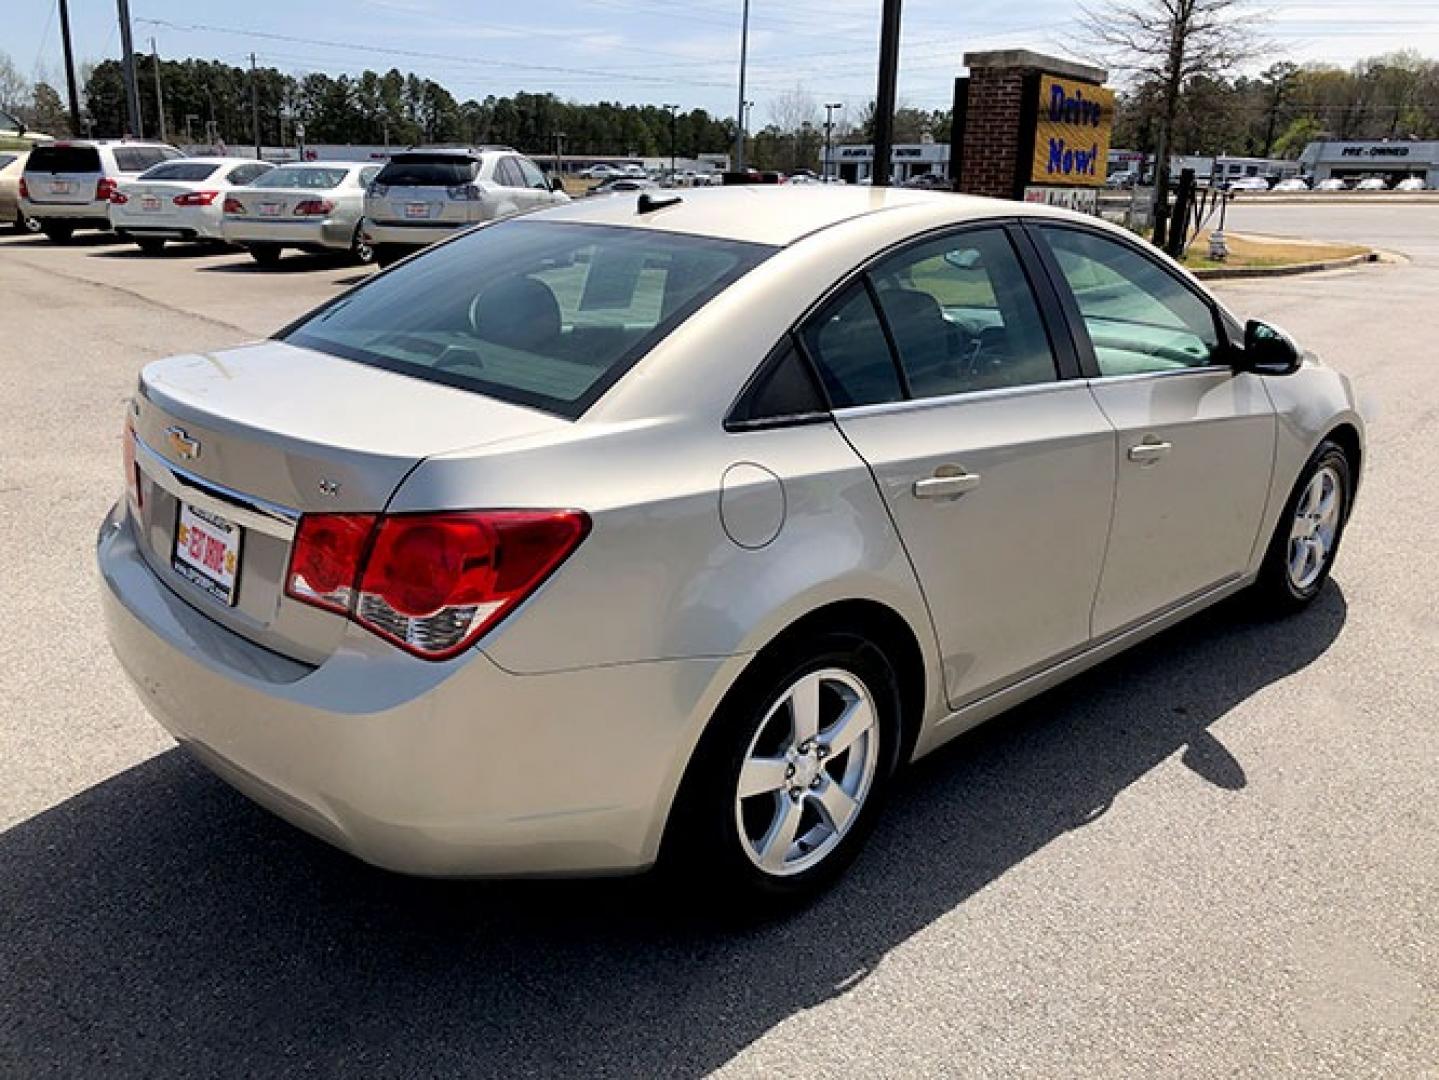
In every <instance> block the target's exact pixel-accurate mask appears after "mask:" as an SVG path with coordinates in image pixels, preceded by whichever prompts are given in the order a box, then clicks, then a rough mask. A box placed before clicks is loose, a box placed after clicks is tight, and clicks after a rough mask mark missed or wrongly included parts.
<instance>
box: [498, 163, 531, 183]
mask: <svg viewBox="0 0 1439 1080" xmlns="http://www.w3.org/2000/svg"><path fill="white" fill-rule="evenodd" d="M495 183H497V184H499V185H500V187H524V186H525V177H524V174H523V173H521V172H520V167H519V165H518V164H517V163H516V161H515V159H514V158H501V159H500V160H499V161H498V162H496V163H495Z"/></svg>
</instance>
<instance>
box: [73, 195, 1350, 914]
mask: <svg viewBox="0 0 1439 1080" xmlns="http://www.w3.org/2000/svg"><path fill="white" fill-rule="evenodd" d="M124 445H125V449H126V464H125V481H126V484H125V494H124V497H123V498H122V499H121V500H120V502H119V504H118V505H117V506H116V507H115V508H114V510H113V511H112V513H111V514H110V516H109V517H108V518H107V519H106V521H105V523H104V525H103V527H102V528H101V530H100V535H99V552H98V554H99V565H100V570H101V574H102V576H103V579H104V587H103V590H102V592H103V596H104V606H105V611H106V616H107V621H108V628H109V634H110V638H111V641H112V642H113V644H114V647H115V650H116V652H117V654H118V655H119V657H120V660H121V662H122V663H123V665H124V667H125V669H126V671H127V672H128V673H129V675H130V678H131V679H132V680H133V682H134V685H135V687H136V688H137V690H138V692H139V694H140V696H141V697H142V699H143V700H144V702H145V704H146V706H147V707H148V708H149V709H150V711H151V712H153V713H154V715H155V716H156V717H157V718H158V719H159V720H160V721H161V722H162V723H163V724H164V725H165V726H166V727H167V728H168V729H169V730H170V731H171V732H172V733H173V734H174V735H175V737H176V738H177V739H178V740H179V741H180V742H181V743H182V744H183V745H184V746H185V747H186V748H187V749H188V750H190V751H191V752H192V753H193V754H194V755H195V756H196V757H198V758H199V759H200V760H201V761H203V762H204V763H206V764H207V765H208V766H210V767H211V768H212V769H213V770H214V771H215V772H216V773H218V774H219V775H220V776H222V777H223V778H225V779H226V780H228V781H229V782H230V783H232V784H233V785H234V786H236V787H237V788H239V789H240V790H241V791H243V792H245V793H247V794H248V795H250V796H251V797H253V798H254V799H256V800H257V801H259V802H260V803H262V804H264V805H265V806H267V807H269V808H270V809H272V810H273V811H275V812H276V813H278V814H280V815H282V816H283V817H285V818H287V819H289V820H290V821H292V822H294V823H295V824H297V825H299V826H301V827H302V828H304V829H307V830H309V831H311V832H312V833H315V834H317V835H319V836H321V837H323V838H325V839H327V840H329V841H332V842H333V843H335V844H337V845H339V846H341V847H343V848H345V849H347V850H349V851H351V852H353V853H355V854H356V855H358V856H360V857H361V858H363V859H366V860H368V861H370V862H373V863H376V864H379V865H381V866H386V867H391V868H394V869H398V870H403V871H408V872H413V873H420V874H432V875H491V874H495V875H520V874H601V873H618V872H627V871H636V870H640V869H643V868H646V867H648V866H650V865H651V864H654V863H656V862H657V861H661V862H665V863H670V864H674V865H677V866H681V867H684V868H685V869H686V871H687V872H688V873H690V874H692V875H695V878H694V880H700V881H705V882H708V883H712V884H717V885H722V886H726V887H730V888H736V889H739V890H740V891H741V892H744V893H746V894H748V895H750V896H752V897H762V896H787V895H794V894H803V893H807V892H811V891H813V890H814V889H816V888H818V887H819V886H821V885H823V884H824V883H825V882H827V881H828V880H830V879H832V878H833V877H834V875H835V874H836V873H838V872H839V871H840V870H841V869H842V868H843V867H844V866H845V865H846V864H847V863H848V862H849V861H850V859H852V858H853V856H854V855H855V853H856V851H857V850H858V848H859V847H860V845H861V843H862V841H863V839H864V837H865V835H866V833H867V832H869V830H870V827H871V826H872V825H873V823H874V819H875V816H876V813H877V812H878V810H879V807H880V803H881V799H882V797H883V795H884V793H885V788H886V787H887V786H888V784H889V782H890V781H891V778H892V777H893V776H894V774H895V773H896V770H897V769H898V768H899V767H900V766H901V765H902V764H904V763H906V762H909V761H911V760H913V759H914V758H916V757H918V756H920V755H922V754H925V753H927V752H928V751H930V750H933V749H934V748H935V747H937V746H939V745H940V744H941V743H943V742H945V741H946V740H948V739H950V738H953V737H954V736H955V735H957V734H959V733H960V732H963V731H965V730H967V729H969V728H971V727H973V726H974V725H975V724H977V723H979V722H980V721H982V720H985V719H986V718H988V717H991V716H993V715H995V714H996V713H999V712H1001V711H1002V710H1004V709H1006V708H1008V707H1009V706H1011V705H1013V704H1015V703H1016V702H1018V701H1021V700H1022V699H1024V698H1027V697H1030V696H1032V695H1034V694H1036V693H1038V692H1039V691H1041V690H1044V689H1045V688H1047V687H1051V686H1053V685H1055V684H1056V683H1058V682H1059V681H1061V680H1063V679H1065V678H1067V677H1068V676H1070V675H1073V674H1075V673H1076V672H1078V671H1080V670H1082V669H1084V668H1086V667H1089V666H1090V665H1092V664H1094V663H1096V662H1097V661H1100V660H1102V659H1104V658H1106V657H1108V656H1112V655H1113V654H1115V653H1116V652H1118V651H1120V650H1121V649H1124V648H1125V647H1127V646H1129V645H1132V644H1134V643H1135V642H1137V641H1139V640H1141V639H1143V638H1145V637H1147V636H1149V635H1151V634H1153V633H1155V632H1156V631H1158V630H1160V629H1162V628H1164V627H1166V626H1169V625H1171V624H1173V623H1175V622H1177V621H1178V620H1180V619H1183V618H1185V617H1186V616H1188V615H1190V614H1192V613H1194V612H1196V611H1198V610H1199V609H1201V608H1203V607H1205V606H1206V605H1209V604H1212V603H1214V602H1215V601H1217V600H1219V599H1220V598H1222V597H1225V596H1229V595H1231V594H1233V593H1237V592H1240V591H1241V590H1247V591H1248V592H1249V593H1250V594H1251V595H1252V596H1253V598H1254V600H1255V601H1256V602H1257V603H1259V604H1260V605H1262V606H1264V607H1267V608H1269V609H1271V610H1274V611H1291V610H1297V609H1300V608H1302V607H1303V606H1304V605H1305V604H1306V603H1308V602H1309V601H1310V600H1311V599H1312V598H1313V597H1314V596H1315V594H1316V593H1317V591H1318V590H1319V589H1320V588H1321V586H1322V585H1323V584H1324V582H1325V579H1326V577H1327V575H1328V573H1329V570H1330V567H1331V565H1332V563H1333V560H1334V556H1335V553H1336V551H1337V549H1338V546H1339V541H1340V538H1341V536H1342V534H1343V530H1344V526H1345V521H1346V519H1347V517H1348V514H1349V511H1350V507H1351V505H1352V502H1353V499H1354V495H1355V491H1356V488H1357V486H1358V482H1359V475H1360V464H1361V458H1362V455H1363V425H1362V422H1361V420H1360V418H1359V415H1358V413H1357V410H1356V408H1355V403H1354V395H1353V393H1352V391H1351V388H1350V385H1349V383H1348V381H1347V380H1346V379H1345V377H1344V376H1342V375H1340V374H1338V373H1337V372H1335V371H1333V370H1331V369H1329V368H1326V367H1324V366H1322V365H1321V364H1320V363H1319V362H1318V361H1316V360H1315V359H1314V358H1312V357H1309V356H1302V355H1301V354H1300V353H1299V352H1298V351H1297V349H1296V347H1295V346H1294V345H1293V343H1292V342H1291V341H1290V340H1289V339H1288V338H1287V337H1286V336H1285V335H1284V334H1283V333H1281V332H1280V331H1278V330H1276V329H1274V328H1272V327H1269V326H1266V325H1264V324H1262V323H1258V322H1250V323H1249V324H1248V325H1247V326H1246V325H1245V324H1243V323H1241V322H1239V321H1237V320H1236V319H1235V318H1234V317H1233V316H1232V315H1231V314H1230V313H1229V312H1227V311H1226V310H1225V309H1224V308H1222V307H1221V306H1220V305H1219V304H1218V303H1216V302H1215V300H1214V299H1213V298H1212V297H1210V296H1209V295H1208V294H1207V293H1206V292H1205V291H1204V290H1203V289H1202V288H1201V287H1200V286H1199V285H1198V284H1197V283H1196V282H1195V281H1194V280H1193V279H1192V278H1191V277H1190V276H1189V275H1187V274H1186V273H1185V272H1184V271H1183V270H1182V269H1180V268H1179V267H1177V266H1176V265H1175V264H1173V263H1171V262H1170V261H1168V260H1167V259H1165V258H1164V257H1163V256H1161V255H1159V254H1157V253H1156V252H1155V251H1154V250H1153V249H1152V248H1150V247H1148V246H1146V245H1145V244H1143V243H1141V242H1139V241H1137V240H1135V239H1134V238H1132V237H1130V236H1128V235H1127V234H1125V233H1123V232H1121V231H1119V230H1117V229H1114V228H1111V227H1109V226H1107V225H1105V224H1103V223H1102V222H1099V221H1096V220H1094V219H1091V218H1086V217H1080V216H1077V215H1074V214H1070V213H1066V212H1062V211H1058V210H1051V209H1047V208H1044V207H1035V206H1024V205H1019V204H1015V203H1008V202H993V201H987V200H982V199H974V198H967V197H961V196H955V195H948V194H937V193H925V192H915V191H897V190H882V189H864V188H836V187H828V188H813V187H811V188H796V189H792V190H791V189H787V188H784V187H779V188H774V187H733V188H725V189H718V190H712V191H689V192H685V193H683V194H679V193H660V194H656V193H644V194H642V195H640V196H639V197H638V198H619V197H615V198H611V199H596V200H589V201H586V202H583V203H575V204H571V205H569V206H564V207H559V208H555V209H552V210H548V211H543V212H540V213H536V214H533V215H529V216H525V217H520V218H515V219H511V220H508V221H502V222H498V223H495V224H491V225H487V226H482V227H480V228H477V229H475V230H472V231H470V232H468V233H465V234H463V235H461V236H458V237H456V238H454V239H452V240H450V241H447V242H445V243H443V244H440V245H438V246H436V247H435V248H433V249H431V250H429V251H427V252H425V253H423V254H421V255H419V256H416V257H415V258H413V259H410V260H408V261H406V262H405V263H403V264H400V265H399V266H397V267H395V268H394V269H392V270H390V271H389V272H387V273H384V274H381V275H379V276H377V277H375V278H373V279H371V280H369V281H367V282H366V283H364V284H363V285H361V286H359V287H358V288H356V289H354V290H352V291H350V292H349V293H347V294H345V295H343V296H341V297H340V298H339V299H337V300H335V301H334V302H332V303H329V304H327V305H326V306H324V307H322V308H320V309H319V310H317V311H315V312H313V313H312V314H310V315H308V316H306V317H305V318H303V319H301V320H300V321H299V322H297V323H295V324H294V325H292V326H290V327H288V328H286V329H285V330H283V331H281V332H280V333H279V334H277V335H276V336H275V338H274V339H272V340H269V341H264V342H260V343H256V344H252V345H247V346H243V347H240V348H235V349H230V350H226V351H222V352H216V353H206V354H197V355H191V356H179V357H175V358H172V359H169V360H164V361H160V362H158V363H154V364H151V365H150V366H148V367H147V368H145V370H144V371H143V373H142V374H141V377H140V383H139V387H138V390H137V392H136V394H135V396H134V399H133V401H132V403H131V405H130V408H129V411H128V416H127V422H126V427H125V438H124Z"/></svg>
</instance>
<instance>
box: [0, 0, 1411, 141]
mask: <svg viewBox="0 0 1439 1080" xmlns="http://www.w3.org/2000/svg"><path fill="white" fill-rule="evenodd" d="M4 7H5V19H4V25H5V32H4V35H3V37H0V50H3V51H5V52H8V53H9V54H10V57H11V59H12V60H14V62H15V63H16V65H17V66H18V67H19V68H20V69H21V71H22V72H24V73H25V74H26V75H27V76H31V77H34V76H36V75H37V74H38V75H43V76H45V77H47V78H49V79H50V80H52V81H54V82H56V84H57V85H58V84H59V82H60V76H59V72H60V71H61V60H60V43H59V42H60V35H59V30H58V28H57V26H56V23H55V8H56V0H4ZM1256 7H1257V8H1258V9H1259V10H1262V11H1263V12H1264V14H1265V16H1266V18H1267V23H1266V25H1265V28H1264V30H1263V31H1262V32H1263V34H1264V35H1265V37H1267V38H1268V39H1270V40H1271V41H1272V42H1273V48H1272V49H1271V50H1269V51H1267V52H1266V54H1265V59H1264V63H1269V62H1272V61H1273V60H1278V59H1283V58H1286V57H1287V58H1290V59H1295V60H1299V61H1305V60H1322V61H1329V62H1334V63H1339V64H1348V63H1351V62H1353V61H1354V60H1355V59H1358V58H1359V57H1363V56H1371V55H1374V54H1376V53H1380V52H1386V51H1390V50H1394V49H1400V48H1412V49H1417V50H1419V51H1420V52H1423V53H1425V54H1426V55H1429V56H1439V0H1387V2H1384V3H1378V4H1363V3H1361V2H1359V0H1294V2H1292V3H1286V2H1282V0H1281V2H1280V3H1277V4H1276V3H1262V0H1256ZM70 9H71V17H72V21H73V26H74V35H75V47H76V52H77V55H78V56H79V57H80V58H81V59H82V60H99V59H103V58H106V57H115V56H118V55H119V48H120V45H119V31H118V28H117V22H116V15H115V3H114V0H71V2H70ZM879 9H880V0H753V3H752V7H751V23H750V69H749V70H750V74H749V78H750V92H748V93H747V94H746V97H748V98H750V99H752V100H754V101H755V102H756V106H755V109H754V115H753V123H754V125H755V126H759V125H762V124H764V123H766V122H768V121H769V120H771V119H773V118H774V116H773V114H774V110H775V102H776V99H777V98H778V97H779V96H780V95H782V94H784V93H785V92H786V91H792V90H794V89H795V88H796V87H801V88H803V89H804V90H805V91H806V92H807V93H808V94H809V95H810V96H811V97H812V98H813V99H814V100H816V101H820V102H823V101H842V102H845V103H846V105H847V111H848V113H849V115H851V116H854V115H857V113H858V111H859V109H860V108H862V107H863V105H864V104H865V103H866V102H867V101H869V100H870V99H871V98H872V97H873V94H874V81H875V59H874V53H875V47H876V45H875V43H876V40H877V37H878V32H879V31H878V24H879ZM739 12H740V0H691V2H686V3H672V2H668V0H541V2H537V3H531V4H523V3H514V2H511V3H507V4H495V3H490V4H476V3H468V4H467V3H464V2H463V0H246V2H245V3H229V4H223V5H222V4H215V3H205V2H203V0H202V2H199V3H197V2H195V0H184V2H181V0H131V13H132V15H133V17H134V18H135V20H136V27H135V36H136V48H137V49H143V50H148V49H149V38H150V36H151V35H152V34H153V35H154V36H155V37H156V38H157V40H158V43H159V48H160V52H161V54H162V55H165V56H171V57H178V56H188V55H194V56H203V57H218V58H221V59H224V60H228V61H231V62H234V63H237V64H239V63H244V62H246V61H245V58H246V57H247V55H248V54H249V52H250V51H251V50H253V51H254V52H256V53H257V54H258V56H259V58H260V62H261V63H263V64H269V65H272V66H275V67H278V68H281V69H283V70H286V71H290V72H293V73H295V74H303V73H305V72H309V71H324V72H328V73H331V74H338V73H340V72H342V71H352V72H353V71H359V70H363V69H364V68H366V67H373V68H377V69H381V70H383V69H386V68H388V67H391V66H394V67H399V68H400V69H401V70H414V71H416V72H418V73H420V74H422V75H428V76H429V77H431V78H433V79H435V80H436V81H438V82H440V83H443V84H444V85H446V86H447V87H449V88H450V90H451V91H452V92H454V93H455V95H456V96H457V97H459V98H461V99H462V100H463V99H464V98H466V97H476V98H482V97H484V96H485V95H486V94H489V93H494V94H505V93H511V92H514V91H516V90H531V91H543V90H551V91H554V92H555V93H557V94H559V95H560V96H562V97H565V98H569V99H574V100H578V101H594V100H599V99H608V100H623V101H634V102H653V103H657V104H658V103H663V102H676V103H679V104H681V105H683V106H685V107H687V108H688V107H703V108H707V109H710V110H711V111H713V112H716V113H719V114H722V115H733V113H734V108H735V102H736V97H737V94H736V90H735V76H736V70H737V66H738V41H739ZM1077 14H1078V6H1077V4H1076V3H1075V2H1074V0H1029V2H1027V3H1024V4H1016V3H1012V2H1007V0H969V2H957V0H908V2H907V3H906V4H905V10H904V27H905V32H904V46H903V52H902V57H901V67H900V98H901V100H902V101H903V102H905V103H907V104H912V105H917V106H923V107H927V108H929V107H938V106H944V105H947V104H948V103H949V100H950V96H951V88H952V80H953V77H954V75H955V74H956V73H957V71H958V69H959V67H960V57H961V55H962V54H963V53H964V52H966V51H971V50H977V49H992V48H1005V47H1016V46H1023V47H1028V48H1033V49H1038V50H1042V51H1046V52H1057V53H1060V54H1066V53H1072V52H1073V50H1074V33H1073V31H1074V27H1075V19H1076V16H1077ZM146 20H157V21H158V24H156V23H152V22H149V21H146ZM230 31H243V32H245V33H236V32H230ZM256 33H259V34H274V35H283V36H286V37H290V38H303V39H311V41H306V42H301V41H294V40H277V39H275V38H270V37H258V36H252V35H254V34H256ZM312 41H325V42H329V43H332V44H325V45H320V44H314V43H312ZM1260 66H1262V65H1260Z"/></svg>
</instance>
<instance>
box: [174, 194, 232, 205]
mask: <svg viewBox="0 0 1439 1080" xmlns="http://www.w3.org/2000/svg"><path fill="white" fill-rule="evenodd" d="M219 195H220V193H219V192H218V191H187V192H185V194H183V195H176V196H175V198H174V199H173V200H172V201H173V202H174V204H175V205H176V206H209V205H210V204H211V203H212V202H214V201H215V200H216V199H217V198H218V197H219ZM226 201H228V200H226Z"/></svg>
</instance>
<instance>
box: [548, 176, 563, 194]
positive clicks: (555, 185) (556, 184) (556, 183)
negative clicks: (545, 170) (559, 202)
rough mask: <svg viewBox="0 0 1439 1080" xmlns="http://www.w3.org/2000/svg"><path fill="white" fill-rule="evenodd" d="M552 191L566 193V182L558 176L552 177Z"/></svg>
mask: <svg viewBox="0 0 1439 1080" xmlns="http://www.w3.org/2000/svg"><path fill="white" fill-rule="evenodd" d="M550 190H551V191H564V190H565V182H564V181H563V180H561V179H560V178H559V177H558V176H555V177H551V178H550Z"/></svg>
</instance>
